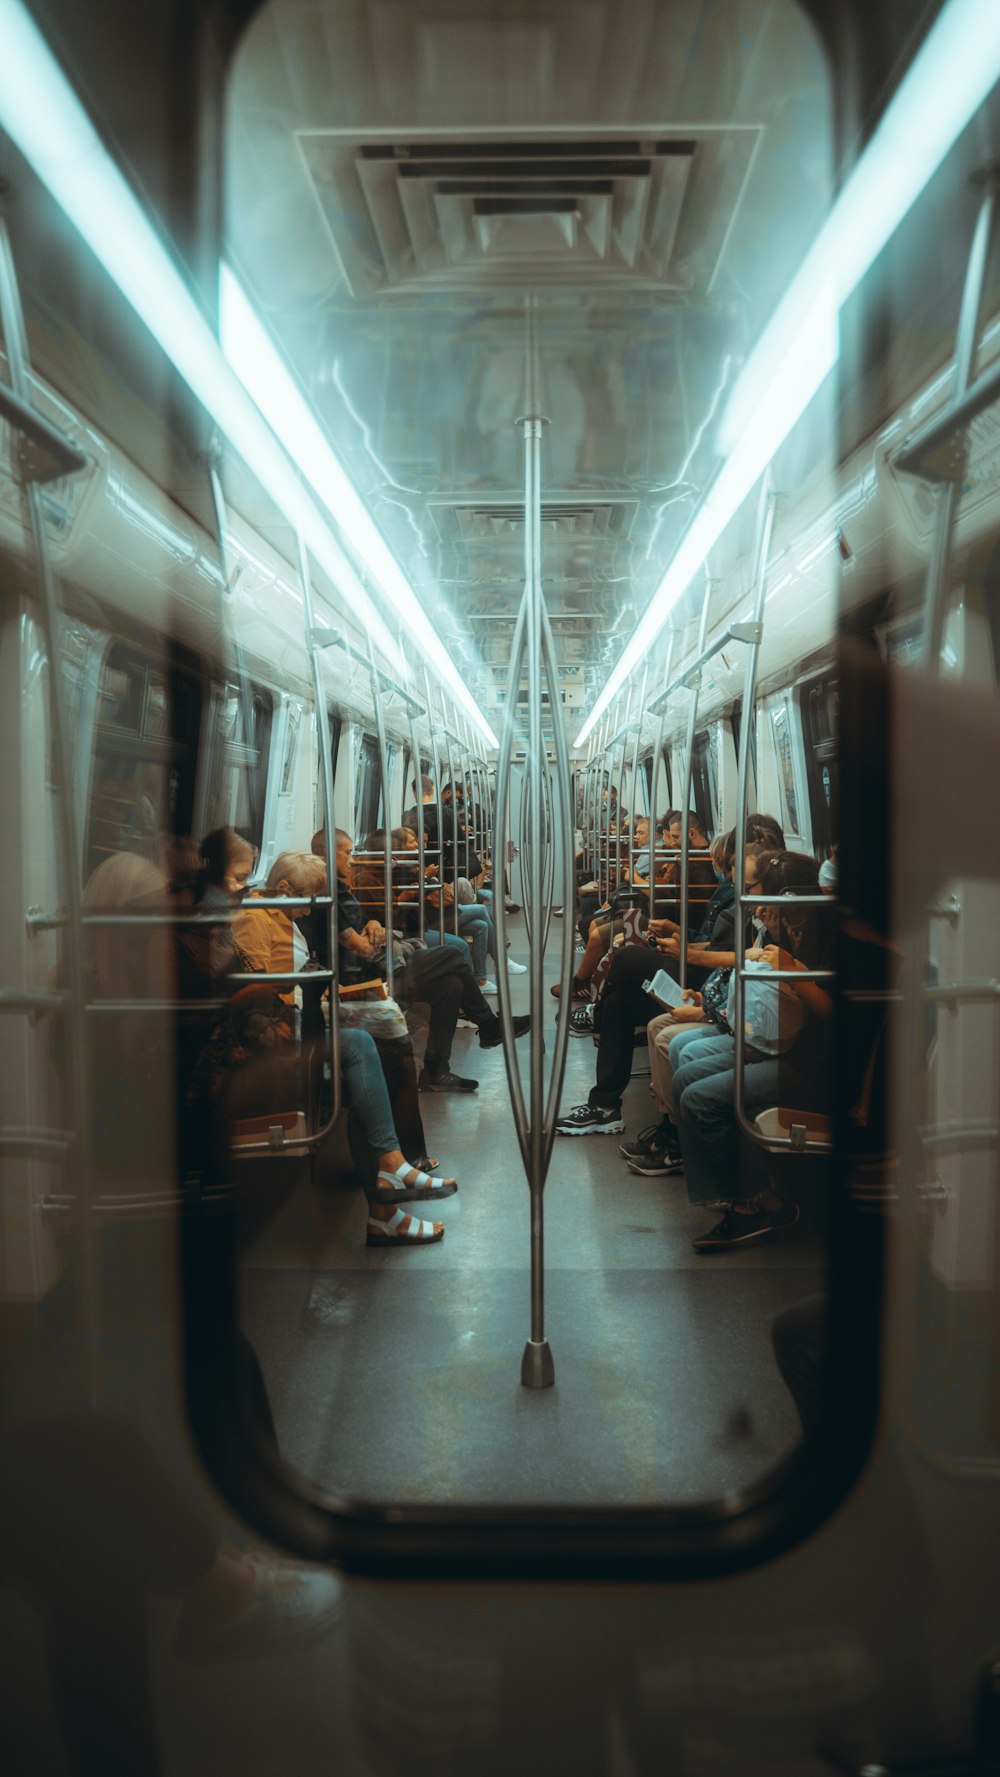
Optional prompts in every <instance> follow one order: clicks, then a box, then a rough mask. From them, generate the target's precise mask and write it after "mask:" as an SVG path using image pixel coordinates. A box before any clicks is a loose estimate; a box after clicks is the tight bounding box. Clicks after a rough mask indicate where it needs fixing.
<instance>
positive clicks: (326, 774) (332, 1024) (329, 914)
mask: <svg viewBox="0 0 1000 1777" xmlns="http://www.w3.org/2000/svg"><path fill="white" fill-rule="evenodd" d="M296 547H297V550H298V559H299V584H300V586H301V587H302V615H303V618H304V620H305V626H306V642H307V646H308V649H309V664H310V666H311V668H312V682H313V698H314V699H315V703H316V744H317V746H318V747H319V773H320V782H321V783H322V785H323V834H324V837H325V840H326V892H327V896H328V905H327V909H326V941H327V946H328V950H327V954H328V956H329V959H330V965H329V966H330V968H331V969H332V970H333V971H334V977H335V978H334V980H333V981H331V983H330V1017H329V1027H328V1028H329V1037H328V1049H327V1056H328V1060H329V1063H330V1085H331V1087H332V1089H333V1110H332V1112H331V1121H332V1120H333V1119H335V1118H337V1117H339V1115H340V1109H341V1103H342V1087H343V1082H342V1079H341V1072H340V1001H339V999H338V997H337V982H336V975H337V973H338V970H339V963H340V925H339V921H338V915H337V884H336V881H335V874H336V868H337V864H336V859H337V829H336V827H335V825H334V820H333V758H332V751H333V749H332V747H331V745H330V712H329V710H328V708H327V702H326V690H325V687H324V685H323V668H322V664H321V662H320V657H319V649H318V647H317V645H316V615H315V612H314V609H313V596H312V579H311V577H310V574H309V555H308V552H307V550H306V546H305V540H304V538H303V536H302V532H301V531H299V532H298V534H297V536H296Z"/></svg>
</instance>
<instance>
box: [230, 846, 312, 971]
mask: <svg viewBox="0 0 1000 1777" xmlns="http://www.w3.org/2000/svg"><path fill="white" fill-rule="evenodd" d="M263 894H264V895H265V896H266V897H268V898H271V897H276V896H278V895H287V896H288V897H290V898H297V897H301V896H309V897H312V896H314V895H325V894H326V865H325V863H324V862H323V859H322V858H318V857H316V856H315V854H314V853H312V852H307V851H283V852H281V853H280V854H279V856H278V857H276V858H275V860H274V863H273V864H272V865H271V868H270V871H269V872H268V877H267V881H266V883H265V884H264V889H263ZM254 899H255V897H254V896H253V895H250V896H249V897H248V899H247V901H246V902H245V903H244V905H243V907H242V909H241V911H240V912H239V913H238V914H237V915H236V918H235V919H234V920H233V937H234V939H235V941H236V947H237V949H238V950H239V953H240V955H241V957H242V958H243V961H244V964H245V966H246V968H247V970H248V971H253V972H255V973H256V972H258V971H259V972H260V973H262V974H265V975H287V974H290V973H291V972H292V970H293V969H301V968H304V967H305V965H306V963H307V962H308V961H309V946H308V944H307V942H306V940H305V938H304V937H303V935H302V933H301V932H300V930H299V928H298V923H297V922H298V921H299V920H300V919H303V918H305V917H306V915H307V914H308V912H309V909H308V908H307V907H297V908H289V909H288V911H287V912H286V911H285V909H284V908H283V907H255V906H254ZM283 997H287V996H283Z"/></svg>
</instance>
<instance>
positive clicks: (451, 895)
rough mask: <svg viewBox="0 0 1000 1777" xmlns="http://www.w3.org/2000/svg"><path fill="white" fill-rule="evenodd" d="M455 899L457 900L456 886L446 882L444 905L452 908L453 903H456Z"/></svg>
mask: <svg viewBox="0 0 1000 1777" xmlns="http://www.w3.org/2000/svg"><path fill="white" fill-rule="evenodd" d="M454 899H455V887H454V884H453V883H450V882H446V883H445V885H444V904H445V906H446V907H450V906H451V904H452V902H453V901H454Z"/></svg>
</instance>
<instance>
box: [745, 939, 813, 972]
mask: <svg viewBox="0 0 1000 1777" xmlns="http://www.w3.org/2000/svg"><path fill="white" fill-rule="evenodd" d="M749 954H750V952H749V951H748V952H747V955H748V956H749ZM758 954H759V955H760V959H761V961H762V962H765V963H767V966H768V968H770V969H782V970H789V969H801V968H802V966H803V965H802V964H801V963H800V962H799V961H798V960H797V959H796V958H795V957H794V956H793V955H792V953H791V951H790V950H782V949H780V948H779V946H778V945H777V944H765V945H764V946H763V948H762V949H761V950H760V951H759V953H758Z"/></svg>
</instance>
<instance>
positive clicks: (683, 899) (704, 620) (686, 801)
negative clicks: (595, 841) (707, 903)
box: [678, 573, 712, 987]
mask: <svg viewBox="0 0 1000 1777" xmlns="http://www.w3.org/2000/svg"><path fill="white" fill-rule="evenodd" d="M711 599H712V582H711V580H710V579H709V577H708V574H707V573H706V575H705V596H704V598H703V599H702V604H701V622H700V623H699V625H698V649H697V652H698V655H699V657H700V656H701V655H702V654H703V652H704V649H705V632H706V630H707V628H708V607H709V604H710V603H711ZM700 695H701V668H700V667H699V668H698V671H697V673H696V674H695V678H694V683H693V685H692V687H691V708H690V710H689V711H688V725H687V742H686V752H685V756H684V794H683V796H682V798H681V815H682V820H681V887H680V905H679V907H678V915H679V919H678V924H679V925H680V928H681V930H680V940H679V941H680V947H681V959H680V961H681V966H680V983H681V986H682V987H686V986H687V945H688V852H689V851H690V849H691V844H690V839H689V835H688V817H689V815H690V806H689V805H690V802H691V779H692V776H693V772H694V731H695V726H696V724H697V721H698V699H699V697H700Z"/></svg>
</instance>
